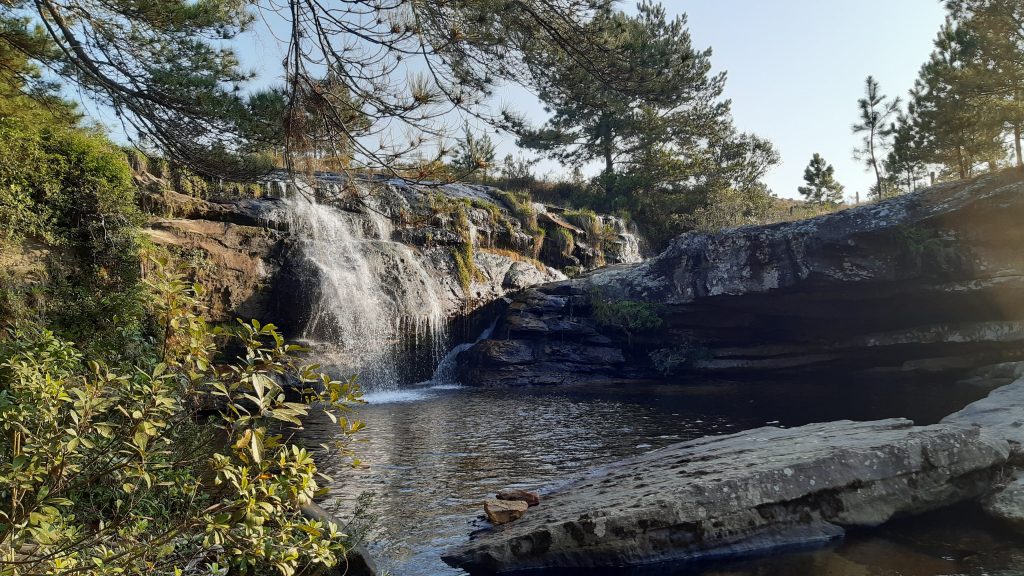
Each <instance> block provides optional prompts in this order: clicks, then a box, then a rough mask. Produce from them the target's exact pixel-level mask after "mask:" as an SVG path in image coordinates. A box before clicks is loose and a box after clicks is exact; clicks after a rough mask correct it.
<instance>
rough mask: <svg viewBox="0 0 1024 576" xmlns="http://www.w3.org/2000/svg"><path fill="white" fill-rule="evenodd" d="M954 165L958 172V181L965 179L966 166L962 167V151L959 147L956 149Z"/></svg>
mask: <svg viewBox="0 0 1024 576" xmlns="http://www.w3.org/2000/svg"><path fill="white" fill-rule="evenodd" d="M956 163H957V169H958V170H960V179H961V180H966V179H967V166H965V165H964V149H963V147H961V146H957V147H956Z"/></svg>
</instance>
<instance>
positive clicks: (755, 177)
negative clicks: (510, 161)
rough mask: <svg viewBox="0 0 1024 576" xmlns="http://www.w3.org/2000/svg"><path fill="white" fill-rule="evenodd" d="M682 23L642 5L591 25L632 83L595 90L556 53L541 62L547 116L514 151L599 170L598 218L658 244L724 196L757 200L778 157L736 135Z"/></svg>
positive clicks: (718, 86)
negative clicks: (615, 217) (625, 219)
mask: <svg viewBox="0 0 1024 576" xmlns="http://www.w3.org/2000/svg"><path fill="white" fill-rule="evenodd" d="M686 22H687V20H686V17H685V16H680V17H678V18H676V19H674V20H669V19H668V18H667V17H666V13H665V10H664V8H663V7H662V6H660V5H658V4H654V3H652V2H648V1H644V2H641V3H640V4H639V6H638V11H637V14H636V15H628V14H625V13H622V12H611V13H608V14H607V15H605V16H604V17H599V18H597V19H595V20H594V21H593V22H592V29H593V34H594V35H595V36H598V37H600V38H601V39H602V40H601V43H602V44H605V45H608V46H613V47H615V49H618V50H623V51H625V52H628V53H630V54H632V55H633V56H632V58H631V61H630V62H629V63H628V66H627V69H626V70H623V72H624V73H626V74H627V75H628V76H630V77H631V78H632V79H633V81H632V83H626V84H617V85H609V84H607V83H603V82H600V81H596V80H595V79H594V77H593V76H591V75H588V74H586V73H585V72H584V71H582V70H581V69H580V68H579V67H578V66H576V65H575V64H574V63H573V62H571V61H568V60H566V59H564V58H561V57H559V56H558V55H557V54H554V55H548V56H546V57H542V58H539V59H538V60H537V61H536V63H535V68H536V69H537V70H539V71H542V72H541V82H540V86H541V88H542V89H541V91H540V97H541V99H542V100H543V101H544V103H545V104H546V106H547V109H548V111H549V112H551V114H552V116H551V118H550V120H549V121H548V122H547V123H546V124H545V125H544V126H542V127H540V128H538V129H532V130H531V129H520V130H519V131H520V133H521V134H522V137H521V138H520V142H519V143H520V145H522V146H524V147H527V148H531V149H534V150H538V151H540V152H541V153H543V154H545V155H547V156H548V157H551V158H554V159H556V160H559V161H561V162H563V163H565V164H568V165H570V166H575V167H579V166H583V165H585V164H588V163H590V162H593V161H597V162H600V163H601V165H602V167H603V169H602V172H601V175H600V177H599V182H600V183H601V185H602V188H603V189H604V193H605V196H606V200H605V204H604V205H603V206H601V208H602V209H611V210H616V209H623V208H624V209H627V210H629V211H630V213H631V214H632V216H633V217H634V218H636V219H637V221H638V222H640V223H641V224H642V225H643V227H644V230H645V233H646V234H648V236H649V238H650V239H651V240H652V242H653V243H654V244H655V245H658V244H660V243H662V242H665V241H667V240H668V239H669V238H671V237H672V236H674V235H676V234H678V233H680V232H682V231H684V230H685V229H688V228H689V227H690V226H691V225H690V222H692V218H690V217H689V215H690V214H691V213H692V212H693V211H694V210H696V209H698V208H700V207H702V206H705V205H706V204H707V203H708V202H711V201H713V200H712V197H713V196H714V194H715V192H718V191H723V190H727V189H736V190H742V192H743V193H747V192H750V193H752V194H753V193H754V188H757V190H761V188H763V187H761V186H759V184H760V183H759V180H760V178H761V177H762V176H763V175H764V174H765V172H767V170H768V169H770V168H771V167H772V166H774V165H775V164H777V163H778V161H779V157H778V153H777V152H776V150H775V148H774V147H773V146H772V145H771V143H770V142H768V141H767V140H764V139H762V138H758V137H756V136H753V135H750V134H744V133H741V132H738V131H737V130H736V129H735V128H734V126H733V124H732V118H731V116H730V103H729V101H727V100H724V99H722V90H723V88H724V84H725V75H724V74H712V72H711V50H710V49H707V50H698V49H696V48H694V46H693V42H692V39H691V37H690V33H689V31H688V30H687V28H686Z"/></svg>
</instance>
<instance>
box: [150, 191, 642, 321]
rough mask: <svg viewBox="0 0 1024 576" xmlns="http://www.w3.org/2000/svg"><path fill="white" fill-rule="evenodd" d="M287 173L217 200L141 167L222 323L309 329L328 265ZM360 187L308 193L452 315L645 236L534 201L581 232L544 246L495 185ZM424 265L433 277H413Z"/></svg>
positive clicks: (620, 251)
mask: <svg viewBox="0 0 1024 576" xmlns="http://www.w3.org/2000/svg"><path fill="white" fill-rule="evenodd" d="M275 178H277V179H275ZM280 178H281V175H276V176H274V177H272V178H270V179H269V180H268V182H267V183H266V190H265V192H266V195H265V196H264V197H261V198H249V199H243V200H224V201H210V200H205V199H200V198H195V197H192V196H187V195H184V194H180V193H177V192H175V191H173V190H171V189H169V184H168V182H166V181H164V180H161V179H159V178H155V177H152V176H149V175H145V174H143V175H139V176H137V184H138V186H139V188H140V197H141V202H142V204H143V205H144V207H145V208H146V209H147V210H148V211H149V212H150V213H152V214H154V215H155V216H156V218H155V219H154V220H153V221H152V222H151V224H150V226H149V227H148V229H147V232H148V234H149V236H150V238H151V239H152V240H153V241H154V242H155V243H156V244H158V245H160V246H164V247H167V248H169V249H171V251H172V252H173V253H174V254H175V255H177V256H178V257H180V258H181V259H183V260H186V261H188V263H189V264H192V265H193V267H194V269H195V270H196V276H197V278H196V279H197V280H199V281H200V282H202V283H203V284H204V285H206V286H207V287H208V288H209V289H210V290H209V295H208V302H207V305H208V307H209V311H210V317H211V319H213V320H215V321H223V320H229V319H231V318H232V317H234V316H243V317H256V318H260V319H263V320H268V321H274V322H275V323H277V324H278V325H279V326H282V327H284V328H285V329H286V330H301V328H302V327H303V325H304V324H305V323H306V321H307V319H306V318H304V317H303V314H307V315H308V314H309V313H310V309H311V308H312V307H313V304H312V303H311V302H310V301H309V300H310V298H311V296H310V295H311V294H315V292H316V285H317V284H318V282H319V280H318V278H316V277H315V273H316V271H317V270H316V266H309V265H307V264H308V263H307V262H305V261H304V255H303V254H302V250H301V248H302V247H301V245H300V244H301V243H300V242H298V241H297V238H296V234H298V233H300V232H301V231H296V230H292V228H294V227H295V225H296V223H295V222H294V221H293V219H292V215H291V214H290V212H289V200H287V199H285V198H282V197H281V196H286V195H289V194H292V195H294V190H293V188H289V186H288V185H287V183H286V182H285V181H284V180H281V179H280ZM351 184H352V185H348V183H347V182H346V179H345V178H343V177H341V176H337V175H331V174H321V175H318V187H317V188H316V189H315V190H312V189H311V190H306V191H304V192H303V193H304V194H310V195H315V196H317V197H318V198H319V201H320V202H321V203H323V204H327V205H330V206H331V207H332V208H333V209H334V210H335V213H336V214H337V217H338V218H339V219H343V220H345V222H346V226H347V227H348V228H349V229H350V230H351V233H352V235H353V236H355V237H357V239H358V240H360V241H364V242H363V246H362V247H361V250H364V251H365V252H366V254H365V256H366V258H367V259H368V260H369V261H370V262H371V263H373V264H374V266H373V269H374V270H378V271H380V273H381V274H382V278H380V282H379V284H380V285H381V286H382V289H383V291H384V292H385V294H383V296H382V297H384V298H390V297H394V298H400V297H404V295H403V294H389V293H387V292H388V290H389V289H394V290H396V291H399V292H401V291H405V292H408V291H409V290H410V288H409V286H410V285H412V284H415V283H416V282H420V281H423V282H429V283H430V284H431V286H429V287H427V286H424V287H423V288H422V289H421V290H420V291H422V292H423V293H424V294H427V293H428V292H429V293H430V298H431V300H432V303H433V301H434V300H436V301H437V303H438V304H439V305H440V306H441V308H442V309H443V312H444V314H445V315H446V316H447V317H454V316H458V315H462V314H465V313H466V312H469V311H471V310H473V309H476V308H479V307H482V306H484V305H486V304H488V303H490V302H493V301H495V300H497V299H499V298H501V297H503V296H504V295H506V294H508V293H510V292H515V291H518V290H523V289H526V288H529V287H531V286H535V285H538V284H544V283H550V282H554V281H560V280H565V278H566V276H565V275H564V274H563V273H562V272H561V271H560V270H559V268H560V267H567V266H571V267H573V268H575V269H578V270H587V269H591V268H594V267H596V266H600V265H603V264H605V263H621V262H637V261H639V260H640V254H639V249H638V240H637V238H636V237H635V236H634V235H633V234H631V233H630V231H629V230H628V229H627V227H626V226H625V224H624V223H623V222H622V221H621V220H619V219H616V218H613V217H610V216H590V215H586V218H592V219H593V221H594V223H596V224H595V225H598V224H599V225H600V226H601V227H602V229H601V231H600V232H601V234H600V235H596V234H594V233H593V231H590V230H585V229H582V228H580V227H577V226H575V225H573V224H571V223H569V222H568V221H567V220H566V217H564V216H560V215H559V213H560V210H561V209H556V208H551V207H545V206H542V205H536V206H534V207H533V208H532V210H534V215H535V216H536V215H537V214H542V215H544V216H545V217H544V218H542V219H540V220H539V222H540V224H538V225H539V226H540V227H541V228H545V227H547V228H550V230H549V235H551V236H558V235H559V234H556V229H557V230H561V231H564V232H565V233H567V234H569V236H570V237H571V239H572V241H571V243H570V244H571V246H570V247H569V248H568V249H558V248H554V244H552V246H549V249H548V250H545V249H543V246H541V245H539V244H538V245H537V246H534V243H535V242H539V241H538V240H537V239H536V238H535V236H536V235H537V234H540V232H541V231H540V230H538V231H535V232H531V231H530V230H528V229H527V228H526V224H527V222H524V220H523V219H522V217H521V216H520V215H517V213H516V211H517V210H519V211H521V210H523V206H521V205H515V204H513V203H512V200H510V199H509V196H508V195H506V194H504V193H502V192H501V191H499V190H496V189H494V188H490V187H487V186H470V185H462V184H453V185H445V186H416V185H413V184H409V183H406V182H402V181H397V180H384V179H380V180H365V181H364V180H361V181H358V182H356V181H353V182H352V183H351ZM581 217H582V216H581ZM608 230H612V231H614V232H615V234H609V233H608ZM467 237H468V241H469V242H470V243H471V244H472V250H470V251H469V252H470V253H472V269H471V270H469V269H465V268H466V267H465V266H462V269H460V264H459V263H458V262H457V261H456V255H457V254H463V253H465V252H466V250H465V248H464V246H465V244H466V242H467ZM609 238H613V239H612V240H609ZM599 244H600V245H599ZM531 253H535V255H536V256H537V257H538V258H537V259H534V258H531V257H530V256H529V255H530V254H531ZM412 274H419V275H425V277H424V278H415V279H412V280H411V281H410V275H412ZM463 276H465V278H463ZM466 280H468V282H466ZM403 320H408V321H410V322H412V321H414V320H415V319H403Z"/></svg>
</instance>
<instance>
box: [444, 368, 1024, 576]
mask: <svg viewBox="0 0 1024 576" xmlns="http://www.w3.org/2000/svg"><path fill="white" fill-rule="evenodd" d="M1022 423H1024V379H1022V380H1019V381H1017V382H1016V383H1014V384H1011V385H1009V386H1006V387H1004V388H1002V389H1000V390H997V391H996V392H994V393H993V394H992V395H991V396H990V397H989V398H987V399H985V400H981V401H979V402H977V403H975V404H972V405H970V406H968V407H967V408H965V409H964V410H962V411H961V412H958V413H956V414H954V415H951V416H949V417H948V418H946V419H945V420H943V422H941V423H939V424H936V425H932V426H914V425H913V424H912V423H911V422H910V421H907V420H902V419H894V420H881V421H875V422H850V421H841V422H831V423H825V424H811V425H807V426H802V427H799V428H792V429H780V428H774V427H768V428H759V429H755V430H749V431H746V432H742V433H739V434H733V435H729V436H719V437H709V438H702V439H698V440H694V441H689V442H683V443H679V444H675V445H672V446H668V447H666V448H663V449H660V450H655V451H652V452H649V453H647V454H644V455H641V456H638V457H635V458H633V459H630V460H625V461H622V462H619V463H616V464H613V465H610V466H607V467H605V468H601V469H598V470H595V471H593V472H591V473H590V474H588V475H586V476H584V477H582V478H580V479H578V480H576V481H573V482H571V483H569V484H567V485H564V486H561V487H559V488H557V489H556V490H554V491H553V492H552V493H550V494H548V495H545V497H544V498H543V499H542V500H541V503H540V505H539V506H537V507H536V508H534V509H531V511H530V512H529V513H528V514H527V515H526V516H525V517H524V518H523V519H521V520H518V521H517V522H514V523H512V524H509V525H506V526H502V527H498V528H494V529H490V530H487V531H484V532H483V533H481V534H478V535H477V536H475V537H474V538H472V539H471V540H470V541H469V542H468V543H466V544H464V545H462V546H460V547H458V548H456V549H453V550H451V551H449V552H448V553H447V554H446V555H445V556H444V559H445V561H446V562H447V563H449V564H451V565H452V566H458V567H462V568H464V569H466V570H467V571H469V572H470V573H472V574H514V573H520V572H526V571H532V570H551V571H552V573H558V570H562V569H571V568H588V567H593V568H604V567H622V566H636V565H643V564H654V563H660V562H671V563H673V564H677V563H686V562H697V561H704V560H715V559H723V558H731V557H736V556H747V555H757V554H764V553H769V552H773V551H778V550H780V549H785V548H789V547H797V546H800V547H803V546H809V545H815V544H822V543H825V542H828V541H830V540H834V539H837V538H841V537H843V535H844V534H845V532H846V530H848V529H850V528H864V527H874V526H878V525H880V524H882V523H884V522H887V521H888V520H890V519H893V518H895V517H899V516H907V515H913V514H919V513H922V512H926V511H930V510H934V509H937V508H941V507H944V506H948V505H952V504H955V503H958V502H962V501H965V500H971V499H976V498H983V497H984V498H987V500H986V501H987V502H991V503H992V504H990V505H989V510H990V512H991V513H993V514H994V515H996V516H997V517H1000V514H1002V515H1003V516H1004V519H1005V520H1007V521H1010V522H1019V521H1020V519H1021V516H1016V517H1015V516H1014V514H1020V513H1021V512H1020V511H1022V510H1024V500H1022V499H1024V490H1021V489H1020V486H1019V485H1018V484H1010V485H1009V486H1008V487H1007V488H1006V489H1005V490H1002V491H1000V486H1001V481H1002V480H1003V479H1005V478H1006V477H1007V467H1008V465H1010V464H1012V463H1013V462H1016V461H1018V460H1019V457H1020V454H1021V444H1020V439H1021V436H1022V432H1021V427H1022Z"/></svg>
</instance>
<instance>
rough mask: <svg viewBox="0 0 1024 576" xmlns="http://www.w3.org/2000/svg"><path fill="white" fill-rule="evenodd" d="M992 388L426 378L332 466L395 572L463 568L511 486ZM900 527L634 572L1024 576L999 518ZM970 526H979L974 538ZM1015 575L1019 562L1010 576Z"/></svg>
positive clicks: (323, 430)
mask: <svg viewBox="0 0 1024 576" xmlns="http://www.w3.org/2000/svg"><path fill="white" fill-rule="evenodd" d="M986 392H987V391H985V390H981V389H978V388H972V387H968V386H954V385H951V384H936V383H934V382H933V383H920V384H907V383H903V384H893V383H886V382H876V383H871V384H864V383H863V382H862V383H858V384H854V383H848V384H841V383H836V382H807V383H802V384H793V383H786V382H762V383H750V382H747V383H729V382H722V383H714V384H706V383H705V384H699V385H695V384H690V383H680V384H679V385H671V386H667V385H660V386H630V387H598V388H526V389H500V390H487V389H469V388H459V387H455V386H440V387H430V386H422V387H413V388H410V389H406V390H401V391H397V392H388V393H378V394H369V395H368V397H367V399H368V404H367V405H365V406H361V407H360V408H359V409H358V410H357V412H358V414H357V415H358V417H359V418H360V419H361V420H363V421H365V422H366V424H367V430H366V432H365V433H364V434H362V436H363V438H362V439H361V440H360V441H358V442H356V443H354V444H353V446H352V448H354V450H355V451H356V453H357V455H358V457H359V459H360V460H361V461H362V462H363V463H364V465H365V466H364V467H362V468H360V469H355V470H353V469H351V468H349V467H348V466H345V465H343V464H342V463H341V462H326V463H323V465H322V468H324V469H325V471H326V472H327V473H328V474H329V475H330V476H331V477H332V481H331V484H330V485H331V488H332V496H331V497H330V499H329V500H328V501H327V502H325V503H324V504H325V507H327V508H328V509H332V510H333V511H335V512H336V513H337V514H338V515H339V517H342V518H346V517H349V516H351V514H352V513H353V510H354V509H356V508H361V509H363V510H365V511H367V512H368V517H369V520H370V522H371V524H372V528H371V529H370V531H369V532H368V534H367V538H366V539H367V542H368V547H369V549H370V552H371V554H372V555H373V556H374V558H375V559H376V560H377V561H378V563H379V565H380V567H381V568H382V569H385V570H388V571H390V572H391V573H392V574H394V575H395V576H417V575H445V574H452V575H454V574H461V573H462V572H461V571H459V570H455V569H452V568H450V567H448V566H446V565H445V564H444V563H442V562H441V560H440V555H441V553H442V552H443V551H444V550H445V549H447V548H449V547H450V546H453V545H455V544H458V543H461V542H463V541H465V539H466V538H467V537H468V535H469V533H470V532H472V531H473V530H476V529H479V528H482V527H484V526H486V522H484V521H483V520H482V519H481V502H482V501H483V500H484V499H485V498H487V497H489V496H491V495H492V494H493V493H494V492H496V491H497V490H499V489H502V488H506V487H516V488H527V489H532V490H540V491H542V492H543V491H544V490H548V489H550V488H552V487H556V486H557V485H559V484H560V483H563V482H566V481H567V480H569V479H571V478H572V477H574V476H575V475H577V474H580V473H582V472H584V471H585V470H586V469H588V468H590V467H593V466H597V465H602V464H607V463H609V462H613V461H615V460H619V459H622V458H625V457H628V456H632V455H635V454H639V453H643V452H646V451H649V450H654V449H656V448H659V447H662V446H665V445H667V444H671V443H674V442H679V441H682V440H688V439H692V438H697V437H700V436H706V435H711V434H726V433H731V432H737V431H740V430H744V429H749V428H754V427H759V426H764V425H776V426H799V425H802V424H807V423H810V422H823V421H829V420H837V419H844V418H848V419H855V420H866V419H876V418H884V417H896V416H902V417H908V418H911V419H913V420H915V421H916V422H918V423H922V424H924V423H932V422H935V421H937V420H938V419H940V418H941V417H943V416H945V415H946V414H948V413H950V412H953V411H955V410H957V409H959V408H960V407H962V406H964V405H965V404H967V403H969V402H971V401H973V400H975V399H977V398H980V397H982V396H984V395H985V393H986ZM302 434H303V439H304V441H306V442H307V443H308V444H310V445H311V446H316V445H317V444H319V443H320V442H323V441H327V440H330V439H332V438H333V428H332V425H331V424H330V423H329V422H328V421H326V419H323V420H320V419H315V418H314V419H313V421H311V422H310V423H309V424H308V425H307V427H306V430H305V431H303V433H302ZM940 524H941V523H939V522H918V523H916V524H914V523H911V524H903V525H894V527H887V528H885V529H884V530H882V531H880V532H873V533H872V534H871V535H870V536H865V537H860V536H856V537H853V538H849V539H848V540H847V541H846V542H844V543H842V544H841V545H840V546H839V547H838V548H833V549H829V550H817V551H809V552H804V553H797V554H787V555H782V556H775V557H772V558H768V559H764V558H762V559H759V560H756V561H753V562H745V563H737V564H733V565H728V566H726V565H717V566H700V567H698V566H686V567H679V566H661V567H650V568H645V569H643V570H639V571H637V570H634V571H632V572H630V573H631V574H703V575H707V576H712V575H713V576H725V575H736V576H739V575H747V576H752V575H758V576H783V575H801V574H808V575H810V574H813V575H826V576H827V575H836V576H866V575H890V574H893V575H896V574H900V575H907V576H938V575H940V574H942V575H952V574H965V575H972V576H974V575H977V576H981V575H984V574H1024V553H1022V551H1021V550H1019V549H1017V548H1015V547H1014V546H1012V545H1010V544H1009V542H1012V540H1011V539H1009V538H1008V537H1007V536H1006V535H1005V534H1002V533H1000V532H999V531H998V529H997V527H993V526H989V525H987V524H985V523H984V522H981V521H980V520H979V521H978V522H973V521H972V522H970V523H964V522H950V523H949V524H952V525H955V526H958V527H959V528H963V526H965V525H967V524H969V525H970V526H971V529H970V530H969V531H967V530H961V531H960V537H959V538H953V537H951V535H949V534H945V533H936V530H937V528H936V526H938V525H940ZM968 532H969V534H968ZM1007 570H1009V571H1007Z"/></svg>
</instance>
